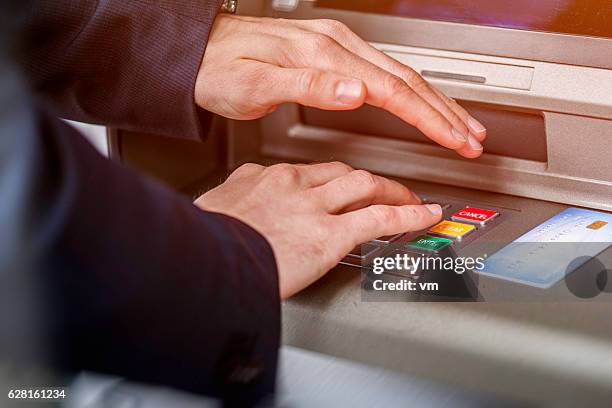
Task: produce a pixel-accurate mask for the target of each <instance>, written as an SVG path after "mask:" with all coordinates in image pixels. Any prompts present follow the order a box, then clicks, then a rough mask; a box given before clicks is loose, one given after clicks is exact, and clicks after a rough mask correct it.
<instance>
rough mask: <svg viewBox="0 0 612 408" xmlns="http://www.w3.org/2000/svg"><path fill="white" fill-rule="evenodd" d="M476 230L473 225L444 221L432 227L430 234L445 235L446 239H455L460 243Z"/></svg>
mask: <svg viewBox="0 0 612 408" xmlns="http://www.w3.org/2000/svg"><path fill="white" fill-rule="evenodd" d="M475 229H476V227H474V226H473V225H469V224H463V223H461V222H454V221H447V220H444V221H440V222H439V223H437V224H436V225H434V226H433V227H431V228H430V229H429V232H430V233H432V234H438V235H443V236H445V237H450V238H454V239H456V240H459V241H460V240H461V238H463V237H464V236H466V235H467V234H469V233H470V232H472V231H474V230H475Z"/></svg>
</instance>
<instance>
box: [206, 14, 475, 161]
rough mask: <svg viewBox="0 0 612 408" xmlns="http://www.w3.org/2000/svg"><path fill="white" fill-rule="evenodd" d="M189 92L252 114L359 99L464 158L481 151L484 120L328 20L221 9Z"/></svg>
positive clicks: (217, 108)
mask: <svg viewBox="0 0 612 408" xmlns="http://www.w3.org/2000/svg"><path fill="white" fill-rule="evenodd" d="M195 100H196V103H197V104H198V105H200V106H201V107H203V108H204V109H207V110H209V111H212V112H215V113H217V114H219V115H222V116H225V117H228V118H233V119H256V118H259V117H262V116H264V115H266V114H267V113H269V112H272V111H273V110H274V109H275V108H276V106H277V105H278V104H281V103H284V102H296V103H300V104H302V105H306V106H312V107H316V108H321V109H329V110H346V109H355V108H357V107H359V106H361V105H362V104H363V103H364V102H365V103H368V104H370V105H374V106H378V107H380V108H383V109H386V110H387V111H389V112H391V113H393V114H394V115H396V116H398V117H399V118H401V119H403V120H404V121H406V122H408V123H410V124H412V125H414V126H416V127H417V128H418V129H420V130H421V131H422V132H423V133H424V134H425V135H427V136H428V137H429V138H430V139H432V140H434V141H436V142H438V143H439V144H441V145H442V146H445V147H448V148H450V149H454V150H456V151H457V152H458V153H459V154H461V155H462V156H465V157H469V158H474V157H478V156H480V154H481V153H482V145H481V144H480V142H481V141H482V140H483V139H484V138H485V136H486V130H485V128H484V126H482V125H481V124H480V123H479V122H478V121H476V120H475V119H474V118H472V117H471V116H470V115H469V114H468V113H467V111H466V110H465V109H463V108H462V107H461V106H459V105H458V104H457V103H456V102H455V101H454V100H453V99H451V98H449V97H447V96H445V95H444V94H443V93H442V92H440V91H439V90H438V89H436V88H434V87H433V86H432V85H430V84H429V83H428V82H427V81H425V80H424V79H423V78H422V77H421V76H420V75H419V74H418V73H416V72H415V71H414V70H413V69H411V68H410V67H408V66H406V65H403V64H401V63H400V62H398V61H396V60H394V59H392V58H391V57H388V56H387V55H385V54H384V53H383V52H381V51H379V50H377V49H376V48H374V47H372V46H370V45H369V44H368V43H367V42H365V41H363V40H362V39H361V38H359V37H358V36H357V35H356V34H355V33H353V32H352V31H351V30H350V29H348V28H347V27H346V26H345V25H344V24H342V23H339V22H337V21H333V20H283V19H272V18H256V17H244V16H232V15H227V14H220V15H219V16H217V18H216V20H215V23H214V25H213V27H212V32H211V34H210V38H209V41H208V45H207V48H206V52H205V53H204V59H203V61H202V66H201V67H200V71H199V73H198V77H197V80H196V89H195Z"/></svg>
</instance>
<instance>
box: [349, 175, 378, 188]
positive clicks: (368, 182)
mask: <svg viewBox="0 0 612 408" xmlns="http://www.w3.org/2000/svg"><path fill="white" fill-rule="evenodd" d="M352 174H353V177H354V179H355V180H356V183H357V184H358V185H359V188H360V189H362V190H364V191H366V192H367V193H368V194H374V193H375V192H376V190H377V189H378V181H377V180H376V177H375V176H374V175H373V174H372V173H370V172H369V171H365V170H355V171H353V173H352Z"/></svg>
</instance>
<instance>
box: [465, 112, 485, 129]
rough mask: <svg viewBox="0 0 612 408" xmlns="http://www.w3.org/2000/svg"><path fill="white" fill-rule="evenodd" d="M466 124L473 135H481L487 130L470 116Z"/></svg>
mask: <svg viewBox="0 0 612 408" xmlns="http://www.w3.org/2000/svg"><path fill="white" fill-rule="evenodd" d="M467 123H468V126H469V127H470V128H471V129H472V131H473V132H474V133H482V132H484V131H486V130H487V128H486V127H484V126H483V125H482V123H480V122H479V121H477V120H476V119H474V118H473V117H471V116H468V120H467Z"/></svg>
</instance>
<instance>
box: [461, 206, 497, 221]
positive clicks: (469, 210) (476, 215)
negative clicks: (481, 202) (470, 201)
mask: <svg viewBox="0 0 612 408" xmlns="http://www.w3.org/2000/svg"><path fill="white" fill-rule="evenodd" d="M498 215H499V213H498V212H497V211H492V210H485V209H483V208H476V207H465V208H463V209H461V210H459V211H457V212H456V213H454V214H453V215H452V216H451V218H452V219H453V220H455V221H468V222H473V223H477V224H480V225H485V224H486V223H487V222H489V221H490V220H492V219H493V218H495V217H497V216H498Z"/></svg>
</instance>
